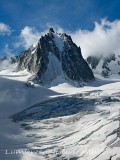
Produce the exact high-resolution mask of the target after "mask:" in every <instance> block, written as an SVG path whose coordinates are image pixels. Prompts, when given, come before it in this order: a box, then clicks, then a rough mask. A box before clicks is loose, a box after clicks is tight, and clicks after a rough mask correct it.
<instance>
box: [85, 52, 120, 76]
mask: <svg viewBox="0 0 120 160" xmlns="http://www.w3.org/2000/svg"><path fill="white" fill-rule="evenodd" d="M87 62H88V64H89V66H90V68H91V69H92V70H93V72H94V73H97V74H101V75H102V76H104V77H110V76H112V75H119V76H120V54H114V53H113V54H110V55H109V56H106V57H104V56H100V57H97V56H96V57H95V56H89V57H88V58H87Z"/></svg>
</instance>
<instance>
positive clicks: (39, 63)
mask: <svg viewBox="0 0 120 160" xmlns="http://www.w3.org/2000/svg"><path fill="white" fill-rule="evenodd" d="M24 69H27V70H28V71H29V72H30V73H32V74H33V75H34V76H33V77H32V80H34V81H35V80H37V81H38V80H39V82H40V83H41V84H50V83H51V82H52V81H53V80H55V79H57V78H58V77H60V78H63V79H67V80H72V81H74V82H78V83H79V82H82V81H85V82H86V81H90V80H93V79H94V75H93V73H92V71H91V69H90V67H89V65H88V64H87V62H86V61H85V60H84V59H83V57H82V54H81V49H80V47H77V45H76V44H75V43H73V41H72V39H71V37H70V36H68V35H67V34H65V33H63V34H60V33H55V32H54V30H53V29H52V28H50V30H49V32H48V33H47V34H45V36H42V37H41V38H40V39H39V41H38V42H36V43H35V44H34V45H32V46H31V47H30V48H29V49H28V50H26V51H24V52H22V53H21V54H20V55H19V57H18V70H24Z"/></svg>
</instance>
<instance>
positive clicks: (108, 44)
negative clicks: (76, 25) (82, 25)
mask: <svg viewBox="0 0 120 160" xmlns="http://www.w3.org/2000/svg"><path fill="white" fill-rule="evenodd" d="M49 27H51V26H47V28H49ZM53 28H54V30H55V31H57V32H66V33H67V34H69V35H71V37H72V39H73V41H74V42H75V43H76V44H77V45H78V46H80V47H81V50H82V54H83V57H84V58H87V57H88V56H90V55H94V56H100V55H103V56H107V55H109V54H111V53H120V20H116V21H113V22H110V21H108V20H106V19H102V20H101V22H100V23H98V22H95V26H94V29H93V30H92V31H90V30H81V29H79V30H77V31H75V32H71V31H68V30H64V29H63V28H61V27H58V26H55V27H53ZM46 32H48V29H47V30H44V31H43V32H39V31H38V30H37V29H35V28H33V27H29V26H26V27H24V28H23V29H22V30H21V33H20V36H19V41H18V43H17V46H18V47H19V46H22V47H24V48H25V49H28V48H29V47H30V46H31V45H33V44H34V43H35V42H36V41H38V39H39V38H40V37H41V35H44V34H45V33H46Z"/></svg>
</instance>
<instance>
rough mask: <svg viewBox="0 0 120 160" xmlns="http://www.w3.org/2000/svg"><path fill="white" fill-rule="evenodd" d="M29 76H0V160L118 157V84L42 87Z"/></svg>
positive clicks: (101, 82) (103, 159)
mask: <svg viewBox="0 0 120 160" xmlns="http://www.w3.org/2000/svg"><path fill="white" fill-rule="evenodd" d="M30 76H31V75H30V74H29V73H28V72H27V71H22V72H17V73H16V72H12V71H9V70H4V71H1V72H0V124H1V128H0V156H1V157H0V160H1V159H2V160H11V159H12V160H44V159H45V160H53V159H54V160H55V159H56V160H57V159H71V160H72V159H80V160H93V159H95V160H106V159H112V160H115V159H117V158H120V152H119V147H120V124H119V123H120V88H119V86H120V80H119V79H117V80H116V79H112V80H105V79H104V78H102V79H101V77H99V78H98V79H97V80H96V81H95V82H91V83H89V84H88V85H86V86H83V87H81V88H77V87H75V86H72V85H71V84H68V83H67V82H66V83H62V82H61V84H59V85H58V86H54V87H51V88H45V87H41V86H34V87H33V86H29V85H26V81H27V79H28V78H29V77H30ZM11 116H12V117H11ZM9 117H11V118H9ZM12 120H13V121H12ZM6 150H7V154H5V152H6ZM11 150H17V151H19V152H20V151H21V152H22V153H21V154H10V151H11ZM25 151H26V152H25ZM30 151H31V152H30Z"/></svg>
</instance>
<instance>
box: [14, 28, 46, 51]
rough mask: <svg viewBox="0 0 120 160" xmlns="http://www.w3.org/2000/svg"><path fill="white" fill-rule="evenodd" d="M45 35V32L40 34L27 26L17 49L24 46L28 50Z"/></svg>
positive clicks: (22, 32) (23, 30)
mask: <svg viewBox="0 0 120 160" xmlns="http://www.w3.org/2000/svg"><path fill="white" fill-rule="evenodd" d="M44 34H45V32H39V31H37V30H36V29H35V28H34V27H29V26H26V27H24V28H23V29H22V30H21V33H20V36H19V40H18V42H17V43H16V44H15V45H16V47H20V46H22V47H24V48H25V49H28V48H29V47H30V46H31V45H33V44H34V43H35V42H36V41H38V40H39V38H40V37H41V35H44Z"/></svg>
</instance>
